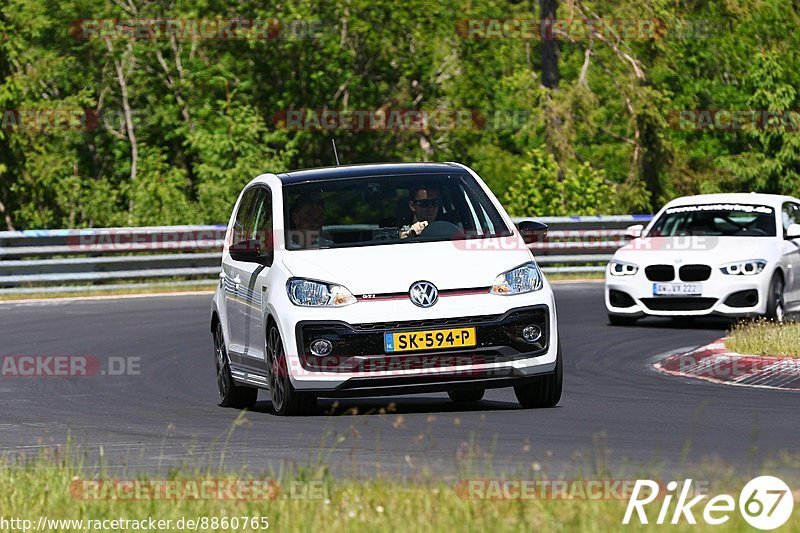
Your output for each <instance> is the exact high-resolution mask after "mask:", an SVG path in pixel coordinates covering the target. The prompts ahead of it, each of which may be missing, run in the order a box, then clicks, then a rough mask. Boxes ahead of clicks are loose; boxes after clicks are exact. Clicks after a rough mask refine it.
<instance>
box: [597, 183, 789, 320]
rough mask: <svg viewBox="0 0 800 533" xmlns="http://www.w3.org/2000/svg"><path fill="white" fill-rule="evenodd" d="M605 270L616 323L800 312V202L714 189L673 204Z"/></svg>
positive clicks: (638, 229) (635, 233)
mask: <svg viewBox="0 0 800 533" xmlns="http://www.w3.org/2000/svg"><path fill="white" fill-rule="evenodd" d="M628 234H629V235H630V236H632V237H634V239H633V240H632V241H631V242H629V243H628V244H627V245H625V246H624V247H622V248H620V249H619V250H617V252H616V253H615V254H614V257H613V259H612V260H611V262H610V263H609V264H608V268H607V269H606V291H605V299H606V307H607V309H608V316H609V321H610V322H611V323H612V324H616V325H625V324H632V323H633V322H635V321H636V319H637V318H639V317H642V316H647V315H656V316H673V317H675V316H678V317H684V316H697V315H709V314H716V315H724V316H730V317H749V316H765V317H768V318H772V319H775V320H779V321H782V320H783V319H784V317H785V315H786V313H787V312H792V311H797V310H800V200H798V199H797V198H792V197H790V196H778V195H771V194H754V193H750V194H745V193H741V194H707V195H698V196H687V197H683V198H678V199H676V200H673V201H671V202H669V203H668V204H667V205H666V206H664V208H663V209H661V211H660V212H659V213H658V214H657V215H656V216H655V217H653V220H652V221H651V222H650V224H649V225H648V226H647V228H646V229H645V228H644V227H643V226H640V225H639V226H631V227H630V228H628Z"/></svg>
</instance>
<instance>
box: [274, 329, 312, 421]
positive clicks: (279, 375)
mask: <svg viewBox="0 0 800 533" xmlns="http://www.w3.org/2000/svg"><path fill="white" fill-rule="evenodd" d="M267 361H268V368H267V372H268V377H269V394H270V398H271V399H272V409H273V410H274V411H275V414H277V415H281V416H291V415H301V414H305V413H308V412H310V411H312V410H313V409H314V407H315V406H316V404H317V398H316V397H315V396H314V395H313V394H308V393H304V392H298V391H297V390H295V388H294V386H293V385H292V380H291V379H289V368H288V366H287V364H286V353H285V352H284V349H283V341H282V340H281V334H280V332H279V331H278V327H277V326H276V325H275V324H272V325H271V326H270V328H269V331H268V332H267Z"/></svg>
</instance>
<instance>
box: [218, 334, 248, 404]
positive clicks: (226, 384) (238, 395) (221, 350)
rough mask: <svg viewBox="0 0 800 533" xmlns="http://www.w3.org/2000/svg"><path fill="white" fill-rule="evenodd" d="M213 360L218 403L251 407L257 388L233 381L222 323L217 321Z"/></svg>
mask: <svg viewBox="0 0 800 533" xmlns="http://www.w3.org/2000/svg"><path fill="white" fill-rule="evenodd" d="M214 362H215V366H216V368H217V392H218V393H219V405H220V406H222V407H233V408H235V409H250V408H252V407H253V406H254V405H255V404H256V400H257V399H258V389H255V388H253V387H242V386H241V385H237V384H236V382H235V381H233V376H231V366H230V361H228V352H227V350H226V349H225V338H224V337H223V336H222V324H221V323H219V322H218V323H217V327H216V328H215V329H214Z"/></svg>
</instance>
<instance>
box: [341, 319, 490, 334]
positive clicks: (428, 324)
mask: <svg viewBox="0 0 800 533" xmlns="http://www.w3.org/2000/svg"><path fill="white" fill-rule="evenodd" d="M498 318H500V315H480V316H468V317H461V318H458V317H456V318H431V319H427V320H406V321H404V322H373V323H371V324H353V326H352V327H353V329H354V330H356V331H379V330H397V329H409V328H433V327H439V326H467V325H471V324H481V323H483V322H491V321H493V320H497V319H498Z"/></svg>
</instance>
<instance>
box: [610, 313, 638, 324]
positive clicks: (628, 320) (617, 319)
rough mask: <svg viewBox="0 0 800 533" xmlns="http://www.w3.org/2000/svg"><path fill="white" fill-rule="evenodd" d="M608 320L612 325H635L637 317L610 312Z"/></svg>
mask: <svg viewBox="0 0 800 533" xmlns="http://www.w3.org/2000/svg"><path fill="white" fill-rule="evenodd" d="M608 321H609V323H610V324H611V325H612V326H633V325H635V324H636V317H633V316H620V315H611V314H609V315H608Z"/></svg>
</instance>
